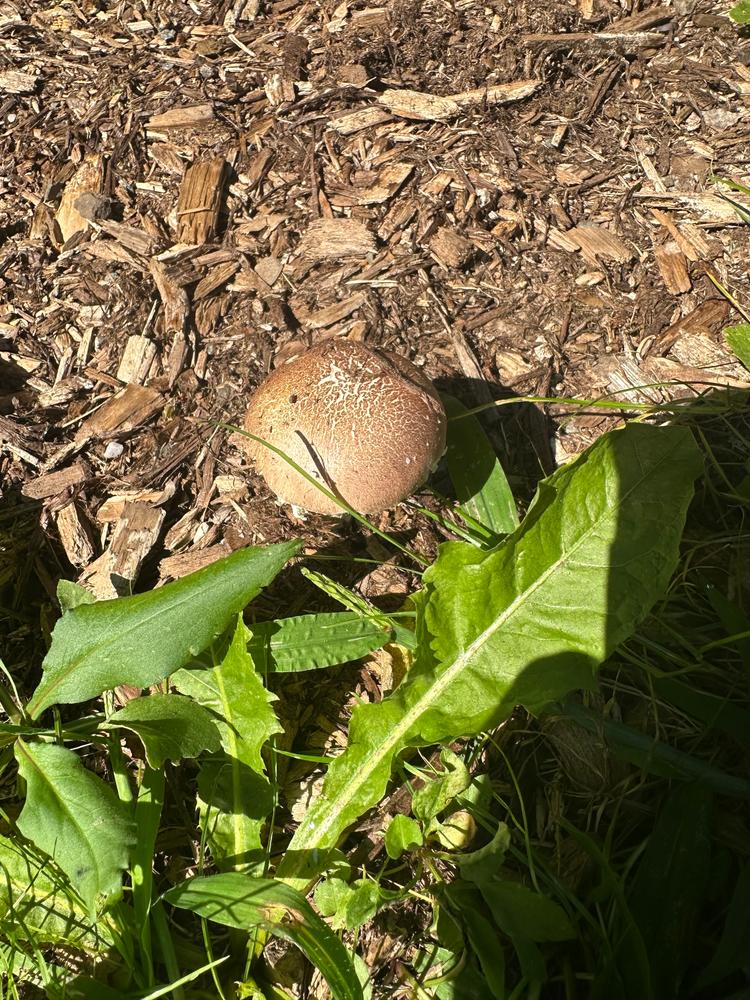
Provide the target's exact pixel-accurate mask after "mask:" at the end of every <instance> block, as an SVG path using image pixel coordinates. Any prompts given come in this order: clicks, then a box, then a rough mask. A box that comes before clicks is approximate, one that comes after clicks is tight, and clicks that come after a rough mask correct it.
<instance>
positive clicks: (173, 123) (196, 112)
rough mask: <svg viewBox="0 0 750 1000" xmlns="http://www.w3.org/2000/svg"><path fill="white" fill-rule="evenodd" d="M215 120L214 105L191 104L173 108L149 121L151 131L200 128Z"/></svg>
mask: <svg viewBox="0 0 750 1000" xmlns="http://www.w3.org/2000/svg"><path fill="white" fill-rule="evenodd" d="M213 120H214V108H213V105H212V104H191V105H189V106H188V107H184V108H171V109H170V110H169V111H164V112H162V113H161V114H158V115H152V116H151V117H150V118H149V120H148V127H149V128H150V129H162V128H200V126H201V125H207V124H209V122H212V121H213Z"/></svg>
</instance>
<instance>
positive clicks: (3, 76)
mask: <svg viewBox="0 0 750 1000" xmlns="http://www.w3.org/2000/svg"><path fill="white" fill-rule="evenodd" d="M38 80H39V77H37V76H34V75H33V74H31V73H22V72H21V71H20V70H16V69H5V70H0V93H2V92H4V93H6V94H32V93H33V92H34V91H35V90H36V85H37V82H38Z"/></svg>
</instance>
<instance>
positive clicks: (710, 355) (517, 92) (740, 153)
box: [0, 0, 750, 597]
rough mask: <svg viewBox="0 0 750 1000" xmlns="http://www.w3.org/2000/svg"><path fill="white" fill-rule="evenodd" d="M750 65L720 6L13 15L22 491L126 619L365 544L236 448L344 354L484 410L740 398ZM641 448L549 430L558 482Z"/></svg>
mask: <svg viewBox="0 0 750 1000" xmlns="http://www.w3.org/2000/svg"><path fill="white" fill-rule="evenodd" d="M748 63H750V47H748V44H747V43H746V41H745V40H744V39H742V38H741V37H740V36H739V33H738V30H737V28H736V26H734V25H733V24H732V22H731V21H730V20H729V19H728V17H727V16H725V14H724V13H723V10H722V11H721V12H719V11H718V8H717V7H716V5H715V4H713V3H709V2H704V0H699V2H695V0H675V2H674V3H671V4H664V3H642V4H631V3H630V2H629V0H623V2H622V3H621V4H619V5H618V4H616V3H614V2H609V0H578V2H577V3H576V2H562V0H552V2H551V3H548V4H540V3H531V2H520V3H507V2H504V0H487V2H486V3H481V4H480V3H476V2H474V0H457V2H455V3H445V2H442V0H440V2H439V0H424V2H419V0H390V2H387V0H384V3H383V6H379V7H375V6H372V5H367V4H363V3H361V2H356V0H341V2H335V0H321V2H306V0H277V2H263V0H224V2H222V3H213V2H208V0H189V2H180V0H171V2H159V0H139V2H131V0H122V2H120V3H117V4H112V3H104V2H91V0H79V2H77V3H74V2H72V0H61V2H60V3H59V4H58V5H56V6H52V5H50V4H47V3H40V2H24V0H5V2H4V3H3V4H2V5H1V6H0V165H1V168H0V490H2V494H3V495H5V497H6V500H8V502H10V500H11V499H12V502H14V503H22V504H25V505H31V506H32V507H33V509H34V510H35V516H36V517H38V519H39V524H40V526H41V528H42V530H43V532H44V533H45V535H46V537H48V538H49V539H50V540H51V541H52V542H53V545H54V546H55V547H57V549H58V551H59V550H60V547H61V549H62V551H60V558H61V563H60V568H59V572H60V573H62V574H64V575H68V576H77V577H78V578H79V579H81V580H82V581H83V582H85V583H86V584H87V585H89V586H91V587H92V589H93V590H94V592H95V593H97V595H98V596H100V597H110V596H114V595H115V594H117V593H123V592H127V591H129V590H130V589H132V588H133V587H138V586H144V585H146V584H148V583H155V582H160V581H165V580H168V579H173V578H175V577H179V576H181V575H183V574H185V573H187V572H190V571H191V570H193V569H195V568H198V567H199V566H202V565H206V564H207V563H208V562H210V561H211V560H212V559H215V558H217V557H218V556H220V555H222V554H224V553H226V552H229V551H231V550H232V549H233V548H236V547H237V546H239V545H243V544H247V543H248V542H256V543H260V542H264V541H275V540H278V539H280V538H283V537H289V536H291V535H294V534H300V533H303V534H305V535H306V537H308V538H309V539H310V540H311V542H314V544H316V545H317V546H318V547H321V548H326V547H329V548H335V547H336V546H341V545H342V544H343V543H345V542H346V537H345V536H346V531H347V530H348V529H346V528H342V527H341V526H337V525H331V524H330V523H327V522H325V521H322V520H319V519H310V521H308V522H307V523H306V524H300V522H299V521H298V520H297V519H296V518H295V517H294V516H293V515H292V514H291V513H290V512H289V511H288V510H284V509H280V508H279V507H278V506H277V505H276V504H275V503H274V501H273V498H272V497H271V496H270V495H269V493H268V490H267V489H266V487H265V486H264V484H263V483H262V482H261V481H260V480H258V479H257V478H256V477H255V476H254V475H253V474H252V473H251V471H250V470H248V469H247V467H246V465H245V462H244V460H243V458H242V455H241V452H240V451H239V450H238V449H237V448H236V447H235V445H234V444H233V443H232V440H231V435H230V434H229V433H228V432H227V431H226V430H225V429H223V428H221V427H218V426H217V423H219V422H225V423H237V422H239V421H240V420H241V417H242V412H243V409H244V407H245V405H246V401H247V398H248V394H249V393H250V392H251V390H252V388H253V386H254V385H256V384H257V382H258V380H259V379H260V378H261V377H262V376H263V374H264V373H265V372H267V371H268V370H269V369H270V367H271V366H272V365H274V364H277V363H279V362H281V361H283V360H284V359H287V358H289V357H291V356H292V355H293V354H294V353H295V352H298V351H299V350H301V349H303V348H304V347H305V346H306V345H308V344H310V343H312V342H315V341H316V340H319V339H321V338H324V337H333V336H337V337H350V338H353V339H364V340H366V341H367V342H368V343H372V344H376V345H382V346H385V347H387V348H388V349H390V350H395V351H397V352H400V353H403V354H405V355H407V356H409V357H410V358H411V359H412V360H413V361H414V362H415V363H416V364H417V365H419V366H420V367H423V368H424V370H425V372H426V373H427V374H428V375H429V376H431V377H433V378H435V379H437V380H439V382H440V380H443V382H444V383H445V384H451V385H458V386H459V390H460V388H461V386H463V389H464V396H465V398H466V399H467V401H469V402H470V401H471V400H472V399H473V400H474V401H477V400H478V401H482V400H483V399H492V398H493V397H497V396H498V395H499V394H501V393H503V392H506V393H507V391H512V392H514V393H522V394H524V393H533V394H541V395H545V396H547V395H550V394H552V395H561V396H572V395H582V396H586V397H589V396H592V395H601V394H604V393H607V392H614V391H620V392H621V391H623V390H629V391H630V392H631V395H632V398H635V399H641V400H643V399H646V400H647V399H663V398H666V397H667V396H668V395H669V394H670V392H671V393H674V392H681V391H689V390H686V389H684V388H679V387H674V388H672V389H664V388H658V387H657V388H654V387H652V388H645V389H634V388H633V387H636V386H643V385H650V384H652V383H655V382H664V381H675V382H681V383H696V382H705V381H723V382H725V383H727V382H728V383H730V384H731V383H732V382H741V381H742V380H743V378H744V377H745V376H744V375H743V373H742V371H741V370H740V369H739V368H738V366H737V365H734V364H733V363H732V362H731V359H730V358H729V357H728V356H727V353H726V351H725V349H724V348H723V345H722V341H721V336H720V332H721V329H722V327H723V326H724V325H725V324H726V323H727V322H728V321H729V309H728V306H727V304H726V303H725V301H724V300H723V299H722V298H721V296H720V294H719V292H718V291H717V290H716V288H715V286H714V285H713V284H712V283H711V282H710V280H709V278H708V276H707V274H708V273H711V274H712V275H713V276H714V277H715V278H717V279H718V280H719V281H720V282H722V283H723V284H725V285H726V286H727V287H729V288H732V289H733V290H734V291H735V292H736V293H737V294H738V295H740V296H741V295H742V294H744V282H745V281H746V274H745V270H746V266H747V260H748V257H749V256H750V254H749V251H750V229H748V227H746V226H745V225H744V224H743V223H742V222H741V220H740V219H739V217H738V216H737V214H736V212H735V209H734V207H733V206H732V204H731V203H730V202H729V201H727V200H725V199H724V198H723V197H722V194H723V193H730V194H731V192H729V191H728V189H727V188H723V187H722V186H721V185H719V184H717V183H715V182H714V181H713V180H712V175H718V176H720V177H732V178H735V179H737V180H747V164H748V162H750V155H749V153H750V111H749V109H748V99H749V96H750V69H748V65H747V64H748ZM740 197H741V196H740ZM707 366H708V367H707ZM548 416H550V417H554V416H555V411H554V409H553V410H552V411H549V412H548ZM500 419H501V420H505V419H506V418H505V417H502V418H500ZM610 425H611V424H610V422H609V421H608V420H607V419H605V418H601V417H598V416H591V415H584V416H578V417H575V418H574V419H571V420H566V421H564V422H563V423H561V424H560V426H559V428H558V432H557V434H554V435H553V431H554V425H553V424H550V425H549V428H548V429H549V434H548V435H547V440H546V441H542V442H541V443H540V444H539V446H538V449H537V450H538V452H539V461H540V466H541V467H544V466H545V465H549V461H550V458H551V453H550V455H547V456H546V457H545V455H544V454H543V452H544V448H545V447H548V446H549V440H548V439H549V437H550V436H553V437H554V440H553V445H552V448H553V450H554V451H555V452H556V457H557V459H558V460H560V459H563V458H565V457H566V456H567V455H569V454H574V453H575V452H577V451H578V450H580V449H581V448H582V447H584V446H585V445H586V444H587V443H588V442H589V441H590V440H591V439H592V438H593V437H594V436H595V435H597V434H598V433H600V432H601V431H602V430H603V429H606V427H607V426H610ZM490 426H492V424H491V423H490ZM545 433H546V432H545ZM544 437H545V434H544V433H543V434H542V438H544ZM503 441H504V442H505V447H506V448H507V452H508V455H509V459H508V461H509V463H510V466H511V471H513V470H512V466H513V452H514V448H515V443H514V439H513V428H512V427H508V426H506V427H505V431H504V435H503ZM383 525H384V526H385V527H388V528H389V529H392V530H396V531H399V532H402V533H405V534H406V535H409V533H411V535H410V537H411V539H412V541H414V540H415V538H414V536H415V533H416V535H417V538H416V541H415V544H422V545H423V548H425V550H428V551H429V549H430V546H431V545H434V543H435V541H436V540H438V538H437V535H436V533H435V529H434V528H431V527H430V525H429V523H428V522H426V521H425V522H424V523H422V521H420V520H419V518H415V516H414V514H413V513H412V511H411V509H410V508H408V507H403V508H400V509H399V510H398V511H396V512H393V513H391V514H389V515H386V516H385V517H384V519H383ZM144 567H146V571H144ZM49 585H50V586H51V583H50V584H49Z"/></svg>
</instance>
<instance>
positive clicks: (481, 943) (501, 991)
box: [445, 880, 506, 1000]
mask: <svg viewBox="0 0 750 1000" xmlns="http://www.w3.org/2000/svg"><path fill="white" fill-rule="evenodd" d="M445 897H446V899H447V900H448V902H449V904H450V905H451V906H452V907H453V908H454V910H455V911H456V913H457V916H458V918H459V919H460V921H461V923H462V924H463V925H464V927H465V929H466V935H467V937H468V939H469V944H470V945H471V950H472V951H473V952H474V954H475V955H476V957H477V959H478V961H479V964H480V966H481V968H482V972H483V974H484V977H485V980H486V986H485V988H484V989H483V990H482V992H481V993H480V994H477V996H481V997H482V998H483V1000H484V998H485V997H486V998H487V1000H489V998H490V997H496V998H498V1000H504V998H505V996H506V993H505V955H504V954H503V947H502V943H501V941H500V935H499V933H498V930H497V928H496V927H494V926H493V925H492V924H491V923H490V921H489V920H488V918H487V916H486V915H485V914H486V911H485V909H484V906H483V905H482V897H481V896H480V895H479V893H478V892H477V891H476V888H475V887H474V886H470V885H468V884H466V883H465V882H461V881H460V880H459V881H456V882H453V883H452V884H451V885H450V886H449V887H448V888H447V889H446V890H445Z"/></svg>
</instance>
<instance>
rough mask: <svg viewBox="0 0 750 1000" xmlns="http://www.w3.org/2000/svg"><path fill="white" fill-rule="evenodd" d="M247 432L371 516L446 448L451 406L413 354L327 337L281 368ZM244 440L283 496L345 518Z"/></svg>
mask: <svg viewBox="0 0 750 1000" xmlns="http://www.w3.org/2000/svg"><path fill="white" fill-rule="evenodd" d="M244 426H245V429H246V430H248V431H250V433H251V434H255V435H257V436H258V437H261V438H263V439H264V440H266V441H268V442H269V443H270V444H272V445H275V447H277V448H279V449H281V451H283V452H285V454H287V455H288V456H289V457H290V458H291V459H293V460H294V461H295V462H296V463H297V464H298V465H300V466H301V467H302V468H303V469H304V470H305V471H306V472H308V473H309V474H310V475H311V476H314V477H315V478H316V479H317V480H319V482H320V483H321V484H322V485H323V486H327V487H328V489H330V490H332V491H333V492H338V493H339V494H340V495H341V496H342V497H343V498H344V500H345V501H346V502H347V503H348V504H349V505H350V506H351V507H353V508H354V509H355V510H357V511H360V512H361V513H365V514H375V513H377V512H379V511H381V510H385V509H386V508H387V507H392V506H393V505H394V504H396V503H398V502H399V500H403V499H404V497H407V496H409V494H410V493H413V492H414V490H415V489H416V488H417V487H418V486H420V485H421V484H422V483H423V482H424V481H425V479H426V478H427V476H428V475H429V473H430V470H431V469H432V468H433V466H434V465H435V463H436V462H437V461H438V459H439V458H440V456H441V455H442V453H443V451H444V450H445V431H446V417H445V410H444V409H443V405H442V403H441V402H440V397H439V396H438V394H437V392H436V391H435V389H434V388H433V386H432V385H431V384H430V382H429V381H428V380H427V379H426V378H425V377H424V376H423V375H422V374H421V372H419V371H418V370H417V369H416V368H415V367H414V365H412V364H411V362H409V361H407V360H406V359H405V358H401V357H399V356H398V355H395V354H391V353H390V352H385V351H375V350H371V349H370V348H368V347H365V346H364V345H363V344H359V343H355V342H353V341H348V340H329V341H325V342H324V343H322V344H320V345H318V346H316V347H313V348H312V349H311V350H309V351H306V352H305V353H304V354H302V355H301V356H300V357H298V358H296V359H295V360H294V361H291V362H290V363H289V364H286V365H282V366H281V367H280V368H277V369H276V370H275V371H274V372H272V374H271V375H269V376H268V378H267V379H266V380H265V381H264V382H263V383H262V384H261V385H260V386H259V388H258V389H257V391H256V392H255V394H254V395H253V397H252V399H251V400H250V405H249V407H248V410H247V414H246V416H245V423H244ZM242 444H243V447H244V448H245V451H246V452H247V454H248V456H249V457H250V458H251V459H252V460H253V462H254V463H255V467H256V469H257V470H258V472H260V474H261V475H262V476H263V478H264V479H265V480H266V482H267V483H268V485H269V486H270V488H271V489H272V490H273V491H274V493H275V494H276V495H277V496H278V497H279V498H280V499H282V500H285V501H286V502H287V503H292V504H295V505H296V506H298V507H303V508H305V509H306V510H310V511H317V512H318V513H321V514H340V513H341V510H342V508H341V506H340V505H338V504H336V503H334V502H333V501H332V500H329V499H328V497H326V496H325V494H323V493H321V492H320V491H319V490H317V489H316V488H315V487H314V486H313V485H312V483H309V482H308V481H307V480H306V479H304V478H303V477H302V476H300V475H299V473H298V472H296V471H295V470H294V469H293V468H292V467H291V466H290V465H289V464H288V463H287V462H285V461H284V459H283V458H281V457H280V456H279V455H276V454H275V453H274V452H272V451H271V450H270V449H269V448H266V447H265V446H264V445H262V444H259V443H258V442H256V441H253V440H251V439H250V438H243V439H242Z"/></svg>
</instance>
